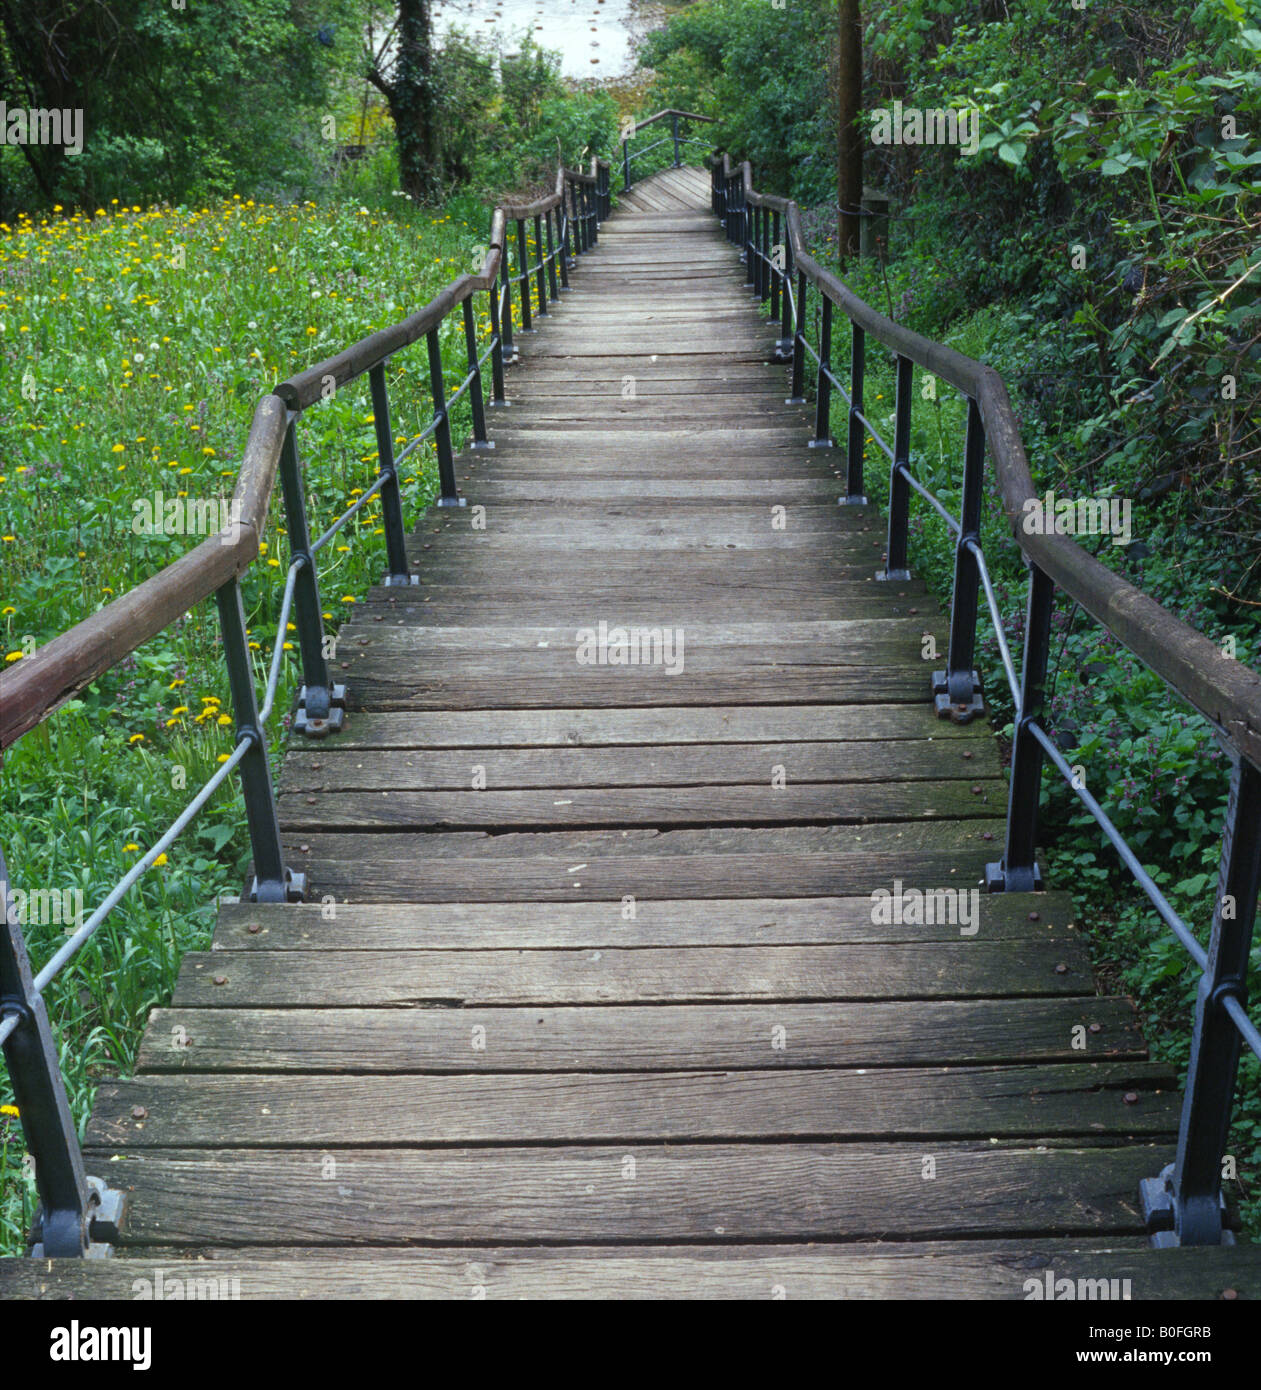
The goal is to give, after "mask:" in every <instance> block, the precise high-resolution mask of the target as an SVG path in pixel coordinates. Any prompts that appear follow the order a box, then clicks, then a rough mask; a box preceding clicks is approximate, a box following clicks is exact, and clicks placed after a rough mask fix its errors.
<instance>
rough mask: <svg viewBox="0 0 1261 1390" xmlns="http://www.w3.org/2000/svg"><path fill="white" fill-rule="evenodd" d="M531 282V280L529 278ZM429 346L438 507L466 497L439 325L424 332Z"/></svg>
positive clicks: (459, 503)
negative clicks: (460, 483) (453, 433)
mask: <svg viewBox="0 0 1261 1390" xmlns="http://www.w3.org/2000/svg"><path fill="white" fill-rule="evenodd" d="M526 284H527V286H528V284H529V281H528V280H527V281H526ZM425 342H426V345H427V346H428V348H429V390H430V394H431V395H432V396H433V417H434V419H435V420H436V421H437V428H436V429H435V430H434V442H435V444H436V445H437V446H438V487H439V496H438V501H437V503H436V504H435V505H436V506H439V507H462V506H464V505H465V503H464V498H463V497H461V496H460V490H459V488H458V487H457V486H456V481H455V454H454V452H453V450H452V448H451V417H450V415H448V413H447V394H446V386H445V384H444V383H443V379H442V344H441V343H440V342H439V340H438V329H437V328H436V327H434V328H431V329H430V330H429V332H428V333H426V334H425Z"/></svg>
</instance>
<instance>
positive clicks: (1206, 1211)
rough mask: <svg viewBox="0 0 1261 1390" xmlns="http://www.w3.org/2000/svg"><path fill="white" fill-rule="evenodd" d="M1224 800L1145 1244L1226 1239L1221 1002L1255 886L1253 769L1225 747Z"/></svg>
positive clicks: (1243, 948) (1243, 985)
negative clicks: (1197, 974) (1181, 1063)
mask: <svg viewBox="0 0 1261 1390" xmlns="http://www.w3.org/2000/svg"><path fill="white" fill-rule="evenodd" d="M1232 758H1233V761H1234V766H1233V768H1232V770H1231V778H1230V799H1229V802H1228V803H1227V807H1226V820H1225V824H1224V827H1223V833H1222V861H1221V871H1220V875H1219V878H1218V884H1217V900H1216V902H1215V904H1214V906H1213V927H1212V934H1211V936H1210V938H1209V948H1208V965H1207V966H1206V968H1205V970H1204V974H1203V975H1202V976H1201V978H1200V984H1199V989H1198V991H1197V995H1196V1005H1195V1026H1194V1029H1193V1031H1192V1034H1191V1056H1190V1060H1189V1061H1188V1063H1187V1082H1186V1088H1185V1090H1184V1092H1183V1100H1182V1122H1181V1125H1180V1127H1179V1130H1178V1148H1177V1153H1176V1157H1175V1158H1174V1161H1173V1163H1171V1164H1170V1165H1169V1166H1168V1167H1167V1168H1165V1169H1164V1170H1163V1171H1162V1172H1161V1174H1160V1176H1159V1177H1155V1178H1144V1179H1143V1181H1142V1183H1141V1184H1140V1198H1141V1201H1142V1207H1143V1215H1144V1217H1145V1218H1146V1221H1147V1229H1148V1232H1149V1233H1150V1236H1151V1243H1152V1244H1153V1245H1155V1246H1159V1247H1167V1246H1186V1245H1233V1244H1234V1243H1235V1238H1234V1234H1233V1233H1232V1232H1231V1231H1230V1230H1229V1229H1228V1228H1227V1220H1228V1218H1227V1212H1226V1203H1225V1198H1224V1196H1223V1195H1222V1167H1223V1162H1222V1160H1223V1156H1224V1155H1225V1153H1226V1147H1227V1144H1228V1143H1229V1142H1230V1117H1231V1109H1232V1103H1233V1100H1234V1094H1235V1079H1236V1076H1237V1074H1238V1070H1239V1053H1240V1036H1239V1030H1238V1029H1237V1028H1236V1026H1235V1022H1234V1020H1233V1019H1232V1018H1231V1017H1230V1015H1229V1013H1228V1012H1227V1010H1226V1001H1227V1000H1232V999H1233V1000H1234V1001H1236V1002H1237V1003H1238V1004H1239V1005H1240V1006H1241V1007H1244V1006H1246V1005H1247V1002H1248V957H1249V955H1250V953H1251V950H1252V930H1253V921H1254V919H1255V917H1256V912H1257V898H1258V890H1259V889H1261V770H1259V769H1258V768H1256V767H1254V766H1253V765H1252V764H1251V763H1250V762H1248V761H1247V760H1246V759H1245V758H1243V757H1241V756H1240V755H1239V753H1238V752H1232Z"/></svg>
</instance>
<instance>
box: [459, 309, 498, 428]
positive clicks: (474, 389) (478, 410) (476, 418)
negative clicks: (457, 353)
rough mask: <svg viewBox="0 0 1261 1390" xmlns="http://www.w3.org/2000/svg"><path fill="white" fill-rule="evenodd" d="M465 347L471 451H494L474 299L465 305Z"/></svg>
mask: <svg viewBox="0 0 1261 1390" xmlns="http://www.w3.org/2000/svg"><path fill="white" fill-rule="evenodd" d="M463 309H464V347H465V350H466V351H467V353H468V375H469V392H468V398H469V408H470V409H471V410H472V412H473V441H472V443H471V444H470V445H469V448H470V449H483V450H485V449H493V448H494V447H495V445H494V442H493V441H492V440H491V439H490V437H489V436H488V435H487V433H486V407H485V402H484V400H483V398H482V364H481V363H480V362H479V361H478V360H477V318H476V316H475V314H474V313H473V297H472V295H470V296H469V297H468V298H467V299H466V300H465V301H464V304H463Z"/></svg>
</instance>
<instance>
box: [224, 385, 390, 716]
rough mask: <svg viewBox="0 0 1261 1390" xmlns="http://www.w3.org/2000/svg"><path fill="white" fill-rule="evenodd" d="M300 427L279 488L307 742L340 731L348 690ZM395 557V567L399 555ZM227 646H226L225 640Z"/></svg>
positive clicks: (285, 451) (289, 441)
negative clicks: (295, 565)
mask: <svg viewBox="0 0 1261 1390" xmlns="http://www.w3.org/2000/svg"><path fill="white" fill-rule="evenodd" d="M387 414H388V412H387ZM297 424H298V421H297V416H293V417H292V418H291V419H290V421H289V427H288V429H286V430H285V438H284V443H283V445H282V446H281V450H280V486H281V491H282V493H283V495H284V503H285V530H286V532H287V534H288V537H289V560H290V563H292V562H293V561H294V560H301V561H302V568H301V569H300V570H299V571H298V576H297V579H296V580H295V581H294V588H293V614H294V619H295V623H296V626H297V629H298V649H299V651H300V652H301V655H302V689H301V690H300V691H299V692H298V708H297V712H296V713H295V715H294V718H293V730H294V733H298V734H303V735H305V736H306V737H307V738H324V737H325V735H327V734H335V733H337V732H338V731H339V730H340V729H341V728H342V727H343V725H344V724H345V722H346V709H345V706H346V687H345V686H344V685H339V684H337V683H336V682H334V681H333V680H332V678H331V677H330V676H329V673H328V660H327V657H326V656H325V651H326V647H325V642H324V616H323V612H322V609H321V604H320V589H319V579H318V577H317V575H316V572H315V556H314V555H313V554H312V553H311V535H310V532H309V531H308V529H307V515H306V494H305V490H304V488H303V485H302V465H301V462H300V460H299V458H298V436H297ZM378 438H379V436H378ZM383 505H384V499H383ZM390 558H391V566H392V565H393V560H394V557H393V556H391V557H390ZM284 640H285V634H284V633H283V632H278V633H277V634H276V641H277V642H283V641H284ZM224 644H225V646H226V644H227V638H226V636H225V638H224ZM251 689H253V687H252V686H251ZM238 727H240V721H239V720H238Z"/></svg>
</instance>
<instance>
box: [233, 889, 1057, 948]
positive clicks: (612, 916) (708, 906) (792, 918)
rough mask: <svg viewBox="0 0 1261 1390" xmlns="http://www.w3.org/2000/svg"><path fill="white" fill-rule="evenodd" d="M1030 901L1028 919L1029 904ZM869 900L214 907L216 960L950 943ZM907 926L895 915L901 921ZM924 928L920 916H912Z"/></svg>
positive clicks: (1006, 936) (1010, 936)
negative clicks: (271, 955)
mask: <svg viewBox="0 0 1261 1390" xmlns="http://www.w3.org/2000/svg"><path fill="white" fill-rule="evenodd" d="M1033 901H1036V904H1037V905H1036V907H1034V908H1030V903H1031V902H1033ZM975 906H976V908H977V911H976V914H975V915H974V916H973V915H971V914H970V924H975V925H976V927H977V930H976V932H975V933H973V935H974V936H975V937H977V938H978V939H980V940H982V941H1033V940H1059V939H1063V938H1064V937H1071V936H1072V935H1073V932H1074V931H1075V929H1076V928H1075V926H1074V923H1073V910H1072V901H1071V899H1070V898H1069V897H1068V896H1067V895H1066V894H1063V893H1040V894H1038V895H1037V898H1036V900H1035V899H1031V898H1030V897H1028V896H1027V895H1025V894H1015V893H983V894H981V895H980V896H979V897H978V898H977V900H976V904H975ZM875 915H876V914H873V912H872V897H871V894H869V893H868V894H865V895H863V896H861V897H853V898H764V899H761V900H758V899H732V900H729V901H725V902H724V901H721V900H719V901H712V900H711V901H709V902H693V901H691V900H689V899H680V900H677V901H670V900H665V901H653V900H651V899H647V900H645V901H643V902H636V903H634V904H626V903H623V902H621V901H618V902H607V903H601V902H575V903H570V902H565V903H533V902H506V903H476V902H463V903H370V904H355V903H339V904H336V905H335V906H334V907H332V908H330V907H329V906H328V905H326V904H323V903H287V904H284V905H283V906H282V905H279V904H267V903H241V902H224V903H221V904H220V907H219V918H218V923H217V925H216V927H215V935H214V943H213V944H214V949H215V950H225V951H240V950H248V951H293V950H298V951H309V950H336V951H359V950H371V951H385V950H394V951H415V950H419V949H422V948H428V949H431V950H434V949H441V950H468V949H477V948H480V949H486V948H490V947H512V948H516V949H518V950H543V949H553V948H556V947H571V948H572V947H584V946H585V947H600V946H620V947H622V948H624V949H629V948H632V947H637V946H803V945H812V944H817V945H843V944H848V943H854V942H874V941H881V942H890V941H919V942H922V941H952V940H957V939H958V937H959V935H960V932H959V926H958V924H957V922H956V921H953V920H951V918H950V914H948V913H946V914H941V915H939V914H937V913H935V912H934V913H933V914H932V917H933V920H931V921H905V920H900V921H893V922H884V921H881V922H876V921H874V920H873V918H874V916H875ZM907 915H908V914H905V913H904V914H902V916H903V918H905V917H906V916H907ZM914 915H916V916H919V917H923V916H925V915H926V914H924V913H918V914H914Z"/></svg>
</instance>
